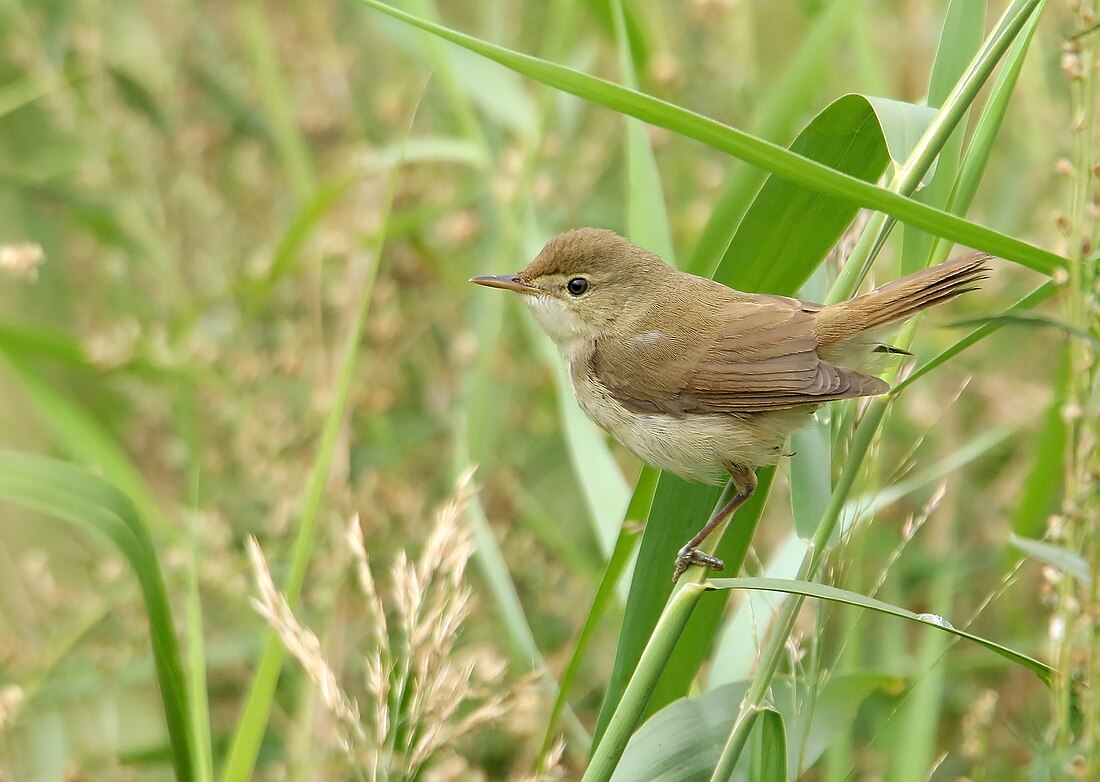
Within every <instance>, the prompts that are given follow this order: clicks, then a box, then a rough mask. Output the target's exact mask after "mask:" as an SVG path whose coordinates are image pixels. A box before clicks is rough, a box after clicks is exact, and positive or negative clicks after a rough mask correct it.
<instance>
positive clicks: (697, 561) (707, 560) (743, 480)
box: [672, 464, 756, 583]
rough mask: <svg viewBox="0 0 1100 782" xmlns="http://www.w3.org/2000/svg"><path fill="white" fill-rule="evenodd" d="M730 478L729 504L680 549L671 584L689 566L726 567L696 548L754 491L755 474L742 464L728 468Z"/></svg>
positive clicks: (716, 558)
mask: <svg viewBox="0 0 1100 782" xmlns="http://www.w3.org/2000/svg"><path fill="white" fill-rule="evenodd" d="M730 477H731V479H732V480H733V487H734V489H735V490H736V493H735V494H734V495H733V497H731V498H730V500H729V502H727V503H726V504H725V505H723V506H722V507H721V508H719V509H718V511H717V512H715V514H714V515H713V516H711V517H710V519H709V520H708V521H707V523H706V524H704V525H703V528H702V529H701V530H699V531H698V532H697V533H695V537H693V538H692V539H691V540H689V541H688V542H687V544H686V545H685V546H684V547H683V548H682V549H680V551H679V553H678V554H677V555H676V570H675V572H674V573H673V574H672V581H673V583H675V582H677V581H679V580H680V576H682V575H683V574H684V571H685V570H687V569H688V566H690V565H702V566H704V567H709V568H710V569H711V570H722V569H724V568H725V567H726V563H725V562H723V561H722V560H720V559H719V558H718V557H716V556H714V555H713V554H707V553H706V552H704V551H699V550H698V549H697V548H696V546H698V545H699V544H700V543H702V542H703V541H704V540H706V539H707V536H709V535H710V533H712V532H714V530H715V529H717V528H718V527H720V526H721V525H722V524H723V523H725V522H726V520H727V519H729V517H730V516H732V515H733V514H734V512H736V510H737V509H738V508H740V507H741V506H742V505H744V504H745V502H746V501H747V500H748V499H749V497H751V496H752V493H753V492H754V491H756V472H754V471H753V469H752V468H751V467H746V466H745V465H743V464H735V465H731V466H730Z"/></svg>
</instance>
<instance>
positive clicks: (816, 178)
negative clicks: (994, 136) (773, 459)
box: [360, 0, 1066, 274]
mask: <svg viewBox="0 0 1100 782" xmlns="http://www.w3.org/2000/svg"><path fill="white" fill-rule="evenodd" d="M360 2H362V3H363V4H365V5H368V6H370V7H372V8H374V9H376V10H378V11H381V12H383V13H386V14H389V15H390V16H392V17H395V18H397V19H400V20H402V21H403V22H406V23H408V24H410V25H413V26H415V27H419V28H420V29H422V30H424V31H426V32H429V33H432V34H433V35H436V36H439V37H440V38H444V39H446V40H448V41H451V42H452V43H456V44H458V45H460V46H463V47H465V48H467V49H470V50H472V51H475V52H477V53H478V54H481V55H482V56H484V57H487V58H489V59H492V60H495V61H496V62H499V63H501V64H502V65H505V66H506V67H509V68H511V69H513V70H516V71H518V72H520V73H522V74H524V75H526V76H529V77H531V78H533V79H536V80H538V81H541V82H543V83H545V84H548V85H550V86H552V87H555V88H557V89H560V90H563V91H565V92H570V93H572V94H574V95H577V96H578V97H581V98H584V99H586V100H590V101H593V102H595V103H599V104H600V105H603V106H606V107H607V108H610V109H613V110H615V111H618V112H620V113H624V114H629V115H631V116H633V117H636V118H637V119H640V120H643V121H645V122H649V123H650V124H653V125H658V126H660V127H663V128H667V129H668V130H671V131H673V132H675V133H679V134H680V135H683V136H686V137H688V138H693V139H695V140H697V141H701V142H702V143H704V144H707V145H708V146H711V147H713V148H715V149H718V150H720V151H723V152H726V153H728V154H731V155H734V156H735V157H739V158H741V159H742V160H744V161H746V162H748V163H751V164H752V165H755V166H759V167H761V168H764V169H766V170H768V171H770V172H772V173H773V174H777V175H779V176H781V177H784V178H786V179H789V180H791V181H794V182H798V183H800V184H802V185H805V186H807V187H811V188H814V189H817V190H819V191H821V192H823V193H828V194H830V195H833V196H836V197H838V198H842V199H844V200H847V201H850V202H852V203H854V204H856V205H858V206H862V207H866V208H870V209H876V210H879V211H882V212H885V213H887V214H889V215H891V216H893V217H895V218H896V219H898V220H901V221H903V222H906V223H909V224H912V225H915V226H917V227H919V228H923V229H925V230H927V231H929V232H931V233H934V234H936V235H937V236H943V237H946V238H948V239H951V240H953V241H956V242H960V243H962V244H966V245H968V246H970V247H974V248H977V249H981V250H984V251H986V252H989V253H992V254H994V255H998V256H1000V257H1002V258H1005V259H1008V260H1012V261H1015V262H1017V263H1020V264H1022V265H1024V266H1028V267H1029V268H1033V269H1035V270H1037V271H1041V272H1043V273H1045V274H1050V273H1052V272H1053V271H1054V270H1055V269H1057V268H1063V267H1064V266H1065V263H1066V262H1065V259H1064V258H1061V257H1060V256H1057V255H1055V254H1054V253H1051V252H1049V251H1047V250H1042V249H1040V248H1038V247H1035V246H1033V245H1030V244H1028V243H1026V242H1023V241H1021V240H1019V239H1016V238H1014V237H1011V236H1008V235H1007V234H1003V233H1000V232H997V231H993V230H990V229H989V228H986V227H984V226H980V225H978V224H976V223H972V222H969V221H967V220H963V219H961V218H959V217H956V216H955V215H951V214H948V213H946V212H943V211H940V210H937V209H933V208H930V207H928V206H925V205H924V204H921V203H919V202H916V201H914V200H912V199H909V198H906V197H904V196H900V195H898V194H897V193H894V192H892V191H889V190H886V189H885V188H880V187H876V186H875V185H872V184H870V183H868V182H864V181H861V180H859V179H857V178H855V177H851V176H848V175H846V174H842V173H839V172H837V171H834V170H832V169H830V168H829V167H827V166H824V165H822V164H820V163H817V162H815V161H812V160H809V159H807V158H804V157H802V156H800V155H797V154H794V153H792V152H789V151H788V150H785V149H783V148H782V147H779V146H777V145H775V144H772V143H770V142H767V141H763V140H761V139H758V138H755V137H753V136H750V135H749V134H747V133H744V132H743V131H740V130H736V129H735V128H731V127H729V126H727V125H723V124H722V123H720V122H717V121H716V120H712V119H709V118H707V117H704V116H702V115H699V114H696V113H694V112H690V111H687V110H686V109H683V108H680V107H679V106H675V105H673V104H670V103H667V102H665V101H661V100H658V99H656V98H653V97H650V96H648V95H643V94H641V93H638V92H635V91H633V90H628V89H626V88H624V87H621V86H619V85H617V84H613V83H611V82H607V81H604V80H602V79H597V78H595V77H593V76H589V75H587V74H584V73H580V72H578V71H575V70H573V69H571V68H566V67H564V66H562V65H558V64H556V63H551V62H548V61H546V60H541V59H539V58H537V57H532V56H530V55H525V54H520V53H518V52H514V51H512V50H510V49H506V48H504V47H500V46H496V45H494V44H491V43H488V42H486V41H482V40H480V39H478V38H474V37H472V36H469V35H465V34H463V33H460V32H457V31H454V30H451V29H448V28H446V27H443V26H441V25H438V24H435V23H433V22H430V21H428V20H426V19H422V18H419V17H417V16H414V15H412V14H409V13H406V12H404V11H401V10H400V9H397V8H393V7H392V6H388V5H386V4H385V3H382V2H379V1H378V0H360Z"/></svg>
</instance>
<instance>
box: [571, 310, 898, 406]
mask: <svg viewBox="0 0 1100 782" xmlns="http://www.w3.org/2000/svg"><path fill="white" fill-rule="evenodd" d="M797 305H798V302H797V301H796V300H794V299H791V300H787V301H784V300H779V297H776V298H775V299H774V300H769V301H764V302H752V303H750V302H746V301H737V302H732V303H730V304H728V305H727V306H725V307H724V308H723V309H722V310H721V311H719V312H716V313H715V318H714V320H713V323H712V324H711V325H710V326H709V327H704V328H703V330H702V333H687V332H686V330H684V331H682V333H679V334H677V333H662V332H656V331H647V332H643V333H642V334H640V335H639V337H637V338H635V339H631V340H619V341H615V342H611V341H600V342H598V343H597V345H596V349H595V350H594V351H593V353H592V356H591V360H590V368H591V371H592V372H593V373H594V374H595V376H596V379H598V380H599V381H600V382H601V383H602V384H603V386H604V387H605V388H607V390H608V392H609V393H610V394H611V395H612V396H613V397H614V398H615V399H616V400H617V401H618V402H619V403H620V404H622V405H623V406H624V407H626V408H627V409H629V410H631V411H633V412H636V413H665V414H669V415H675V416H681V415H687V414H699V413H752V412H763V411H767V410H782V409H785V408H790V407H794V406H797V405H803V404H818V403H821V402H828V401H830V400H834V399H845V398H848V397H857V396H869V395H872V394H879V393H882V392H883V391H885V390H886V389H887V388H888V387H889V386H887V384H886V383H885V382H884V381H882V380H880V379H879V378H877V377H871V376H869V375H863V374H860V373H859V372H855V371H853V370H850V369H846V368H844V367H838V366H834V365H833V364H830V363H828V362H826V361H823V360H822V359H821V358H820V357H819V356H818V354H817V333H816V331H815V328H814V316H813V315H812V314H811V313H809V312H806V311H804V310H803V309H802V308H800V307H799V306H797ZM700 337H702V338H700Z"/></svg>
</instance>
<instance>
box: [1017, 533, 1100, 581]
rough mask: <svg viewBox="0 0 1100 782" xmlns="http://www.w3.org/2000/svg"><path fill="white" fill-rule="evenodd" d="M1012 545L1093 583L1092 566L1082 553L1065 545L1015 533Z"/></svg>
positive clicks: (1045, 563)
mask: <svg viewBox="0 0 1100 782" xmlns="http://www.w3.org/2000/svg"><path fill="white" fill-rule="evenodd" d="M1010 540H1011V542H1012V545H1013V546H1015V547H1016V548H1018V549H1020V551H1022V552H1024V553H1025V554H1027V555H1028V556H1029V557H1031V558H1032V559H1034V560H1037V561H1039V562H1042V563H1043V564H1044V565H1050V566H1051V567H1052V568H1054V569H1055V570H1058V571H1059V572H1062V573H1065V574H1066V575H1067V576H1072V577H1073V578H1075V579H1077V580H1078V581H1080V582H1081V583H1082V584H1084V585H1087V584H1091V583H1092V568H1091V567H1089V563H1088V561H1087V560H1086V559H1085V558H1084V557H1082V556H1081V555H1080V554H1075V553H1074V552H1072V551H1070V550H1069V549H1067V548H1065V547H1064V546H1056V545H1054V544H1053V543H1047V542H1046V541H1043V540H1032V539H1031V538H1022V537H1020V536H1019V535H1013V536H1012V537H1011V538H1010Z"/></svg>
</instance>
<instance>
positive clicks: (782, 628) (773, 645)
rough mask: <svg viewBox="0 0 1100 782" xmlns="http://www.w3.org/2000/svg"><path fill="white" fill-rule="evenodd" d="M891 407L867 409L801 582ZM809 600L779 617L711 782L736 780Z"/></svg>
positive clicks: (819, 555) (879, 404)
mask: <svg viewBox="0 0 1100 782" xmlns="http://www.w3.org/2000/svg"><path fill="white" fill-rule="evenodd" d="M889 404H890V401H889V399H887V398H883V397H880V398H877V399H875V400H874V401H872V402H871V403H870V404H869V405H868V406H867V410H866V412H865V413H864V415H863V420H861V421H860V423H859V426H857V427H856V431H855V434H854V435H853V436H852V442H851V446H850V450H849V453H848V461H847V462H846V463H845V465H844V470H843V471H842V472H841V473H840V478H839V480H837V484H836V488H834V489H833V493H832V496H831V497H830V498H829V505H828V506H827V507H826V508H825V514H824V515H823V516H822V517H821V523H820V524H818V526H817V530H816V532H815V533H814V537H813V540H812V541H811V542H810V546H809V548H808V549H807V550H806V556H805V557H804V558H803V560H802V565H801V566H800V567H799V571H798V576H797V578H798V579H799V580H802V581H809V580H812V579H813V578H814V577H815V576H816V575H817V572H818V570H819V569H820V567H821V561H822V559H823V557H824V556H825V552H826V551H827V550H828V545H829V540H830V539H831V537H832V535H833V531H834V530H835V529H836V525H837V523H838V522H839V521H840V514H841V511H842V510H843V508H844V503H846V502H847V501H848V496H849V495H850V494H851V491H852V486H853V485H854V484H855V480H856V477H857V476H858V475H859V471H860V469H861V468H862V466H863V459H864V457H865V456H866V454H867V451H868V450H869V449H870V447H871V442H872V441H873V440H874V438H875V435H876V433H877V432H878V429H879V426H880V425H881V423H882V419H883V417H884V416H885V414H886V410H887V408H888V407H889ZM804 600H805V598H804V597H803V596H801V595H798V596H795V597H793V598H791V599H789V600H787V601H786V602H785V603H784V605H783V609H782V610H781V611H780V613H779V616H778V617H777V618H776V622H775V626H774V627H773V628H772V632H771V634H770V635H769V637H768V644H767V646H766V647H765V649H764V653H763V654H762V655H761V661H760V666H759V667H758V669H757V672H756V675H755V676H754V677H753V682H752V686H751V687H750V688H749V691H748V693H746V695H745V700H744V701H743V702H742V704H741V711H740V713H739V714H738V717H737V719H736V720H735V721H734V724H733V729H732V730H731V731H730V736H729V739H728V740H727V741H726V745H725V747H723V749H722V754H721V756H720V757H719V759H718V765H717V766H716V767H715V769H714V773H713V774H712V775H711V782H726V780H729V779H731V778H732V774H733V769H734V767H735V766H736V765H737V761H738V760H739V759H740V757H741V752H742V751H743V750H744V748H745V744H746V743H747V742H748V734H749V732H750V731H751V730H752V724H753V721H754V719H755V718H754V717H753V716H752V715H754V714H756V713H758V712H759V710H760V709H761V708H762V707H763V705H764V698H765V697H766V696H767V694H768V688H769V687H770V686H771V682H772V678H773V677H774V676H775V672H776V670H777V669H778V667H779V663H780V662H781V661H782V659H783V655H784V652H785V650H786V646H787V639H788V638H789V637H790V634H791V631H792V630H793V629H794V623H795V620H796V619H797V618H798V612H799V610H800V609H801V608H802V602H803V601H804Z"/></svg>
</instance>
